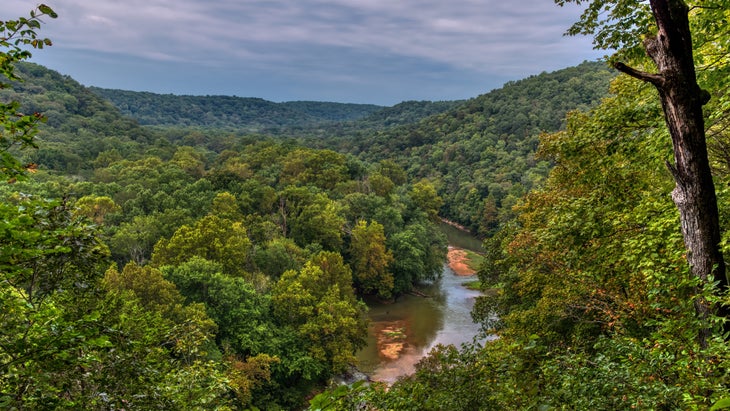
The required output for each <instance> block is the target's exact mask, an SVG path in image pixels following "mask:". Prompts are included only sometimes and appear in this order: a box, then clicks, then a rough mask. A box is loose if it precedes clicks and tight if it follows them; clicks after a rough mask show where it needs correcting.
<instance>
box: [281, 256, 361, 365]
mask: <svg viewBox="0 0 730 411" xmlns="http://www.w3.org/2000/svg"><path fill="white" fill-rule="evenodd" d="M271 300H272V304H273V307H272V311H273V314H274V316H275V318H277V320H278V321H279V322H280V323H281V324H282V326H290V327H293V328H294V329H295V330H296V332H297V335H298V336H299V337H300V338H301V339H302V342H303V343H304V344H305V348H306V350H307V352H308V353H309V355H311V356H312V358H314V359H315V360H317V361H318V362H320V363H323V364H325V365H326V366H325V367H324V370H323V371H322V372H321V373H322V374H323V375H324V376H326V375H329V374H331V373H335V372H342V371H345V369H346V368H347V366H348V365H350V364H353V363H354V361H355V352H356V351H357V350H358V349H360V348H362V347H363V346H364V344H365V336H366V335H367V324H366V322H365V312H366V307H365V305H364V303H362V302H360V301H358V300H357V299H356V297H355V293H354V290H353V288H352V273H351V271H350V269H349V267H348V266H347V265H345V263H344V261H343V259H342V256H340V255H339V254H338V253H333V252H327V251H323V252H321V253H319V254H318V255H316V256H314V257H313V258H312V259H311V260H310V261H309V262H307V263H306V264H305V265H304V267H303V268H302V269H301V270H299V271H294V270H290V271H287V272H285V273H284V274H283V275H282V276H281V278H280V279H279V281H278V282H277V283H276V284H275V285H274V288H273V290H272V296H271ZM323 375H318V376H316V377H322V376H323ZM312 377H315V376H312Z"/></svg>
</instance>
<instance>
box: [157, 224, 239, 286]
mask: <svg viewBox="0 0 730 411" xmlns="http://www.w3.org/2000/svg"><path fill="white" fill-rule="evenodd" d="M250 249H251V241H250V240H249V239H248V236H247V235H246V228H245V227H244V226H243V224H241V223H240V222H233V221H231V220H228V219H226V218H220V217H218V216H217V215H208V216H205V217H203V218H202V219H200V220H198V221H197V222H196V223H195V225H193V226H188V225H184V226H182V227H180V228H179V229H178V230H177V231H176V232H175V234H173V236H172V237H171V238H170V239H169V240H166V239H162V240H160V241H159V242H158V243H157V244H156V245H155V250H154V252H153V254H152V263H153V264H154V265H155V266H158V267H159V266H163V265H179V264H182V263H184V262H185V261H187V260H189V259H190V258H191V257H193V256H198V257H202V258H204V259H206V260H208V261H213V262H216V263H219V264H221V265H222V267H223V271H224V273H225V274H229V275H238V276H243V275H245V274H246V270H245V267H246V264H247V262H248V259H249V251H250Z"/></svg>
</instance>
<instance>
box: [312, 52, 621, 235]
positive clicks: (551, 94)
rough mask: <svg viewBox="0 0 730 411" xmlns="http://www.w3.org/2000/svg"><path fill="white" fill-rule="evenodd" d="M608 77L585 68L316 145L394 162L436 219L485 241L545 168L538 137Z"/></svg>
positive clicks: (603, 88)
mask: <svg viewBox="0 0 730 411" xmlns="http://www.w3.org/2000/svg"><path fill="white" fill-rule="evenodd" d="M613 77H614V74H613V73H612V72H611V71H609V70H608V69H607V67H606V65H605V64H603V63H597V62H586V63H583V64H581V65H579V66H576V67H570V68H566V69H563V70H558V71H555V72H552V73H542V74H539V75H535V76H531V77H529V78H526V79H524V80H520V81H514V82H510V83H507V84H505V86H504V87H502V88H500V89H497V90H493V91H491V92H489V93H486V94H483V95H481V96H479V97H476V98H473V99H470V100H468V101H465V102H462V103H460V104H459V105H457V106H455V107H454V108H451V109H449V110H447V111H445V112H443V113H440V114H436V115H433V116H429V117H426V118H424V119H423V120H421V121H420V122H417V123H415V124H407V125H404V126H400V127H393V128H390V129H385V130H381V131H378V132H368V131H367V129H365V131H361V132H357V133H353V134H352V135H351V136H349V137H330V138H324V139H318V141H316V144H318V145H319V146H321V147H331V148H336V149H337V150H339V151H344V152H349V153H352V154H357V155H359V156H360V157H361V158H362V159H365V160H368V161H379V160H382V159H394V160H396V161H397V162H398V163H399V164H400V165H401V166H403V167H404V168H405V169H406V170H407V172H408V174H409V176H410V177H411V178H413V179H421V178H427V179H430V180H432V181H434V182H435V183H436V185H437V186H438V187H439V194H440V195H441V196H442V197H443V198H444V206H443V207H442V208H441V215H442V216H444V217H446V218H449V219H452V220H455V221H457V222H459V223H461V224H463V225H465V226H467V227H469V228H470V229H471V230H473V231H474V232H479V233H481V234H483V235H487V234H489V233H491V232H492V230H494V229H495V228H496V227H497V226H498V224H499V223H500V222H503V221H506V220H508V219H510V218H511V216H512V214H511V207H512V205H514V204H515V202H516V201H517V199H518V198H520V197H521V196H522V195H524V194H525V193H526V192H527V191H529V190H530V189H531V188H532V187H533V186H535V185H536V184H539V183H540V181H542V179H543V178H544V177H545V176H546V175H547V173H548V171H549V169H550V168H551V166H550V164H549V162H547V161H545V160H540V159H537V158H535V151H536V149H537V146H538V137H539V135H540V133H543V132H554V131H557V130H559V129H560V128H561V127H563V125H564V118H565V114H566V113H567V112H569V111H571V110H576V109H587V108H589V107H593V106H595V105H597V104H598V103H599V102H600V100H601V99H602V98H603V97H604V96H605V95H606V94H607V92H608V84H609V81H610V80H611V79H612V78H613Z"/></svg>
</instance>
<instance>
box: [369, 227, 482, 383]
mask: <svg viewBox="0 0 730 411" xmlns="http://www.w3.org/2000/svg"><path fill="white" fill-rule="evenodd" d="M461 235H462V236H465V233H463V232H462V233H461ZM449 242H450V243H451V242H452V240H451V237H450V239H449ZM460 244H461V245H463V244H462V243H460ZM472 244H479V245H480V243H479V242H478V240H476V243H474V242H472ZM473 279H474V278H473V276H457V275H455V274H454V272H453V271H452V270H451V269H450V268H449V267H448V265H444V271H443V275H442V278H441V279H440V280H438V281H436V282H434V283H433V284H430V285H428V286H425V287H421V288H419V291H421V292H423V293H424V294H426V295H428V296H429V297H428V298H425V297H419V296H415V295H404V296H401V297H400V298H398V300H397V301H396V302H394V303H389V304H370V312H369V317H370V330H369V335H368V344H367V346H366V347H365V348H364V349H363V350H362V351H361V352H360V353H358V360H359V366H358V368H359V369H360V370H361V371H363V372H364V373H365V374H367V375H369V376H370V377H371V378H372V379H373V380H376V381H383V382H388V383H390V382H393V381H395V380H396V379H397V378H398V377H400V376H402V375H407V374H411V373H413V371H414V370H415V364H416V363H417V362H418V361H420V359H421V358H423V357H424V356H425V355H426V354H427V353H428V352H429V351H430V350H431V349H432V348H434V347H435V346H436V345H438V344H444V345H446V344H454V345H456V346H457V347H458V346H459V345H460V344H461V343H465V342H471V341H472V340H473V338H474V336H476V335H477V333H478V332H479V325H478V324H474V323H473V322H472V320H471V309H472V307H473V306H474V300H475V298H476V297H477V296H479V294H480V293H479V292H478V291H474V290H469V289H468V288H466V287H465V286H464V285H463V284H464V283H465V282H468V281H471V280H473Z"/></svg>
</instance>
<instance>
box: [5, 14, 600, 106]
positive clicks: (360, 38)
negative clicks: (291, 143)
mask: <svg viewBox="0 0 730 411" xmlns="http://www.w3.org/2000/svg"><path fill="white" fill-rule="evenodd" d="M2 2H3V6H2V9H1V10H0V20H7V19H14V18H17V17H20V16H27V15H28V13H29V11H30V10H31V9H33V8H34V7H35V6H36V5H37V4H38V3H39V1H37V0H32V1H28V0H2ZM45 3H46V4H47V5H49V6H50V7H52V8H53V9H54V10H55V11H56V12H57V13H58V15H59V17H58V18H57V19H49V18H45V19H44V20H43V21H44V24H43V26H42V29H41V30H40V34H41V36H43V37H49V38H50V39H51V40H52V41H53V46H52V47H50V48H44V49H43V50H37V51H34V52H33V58H32V59H31V60H30V61H33V62H36V63H38V64H42V65H44V66H46V67H48V68H50V69H53V70H56V71H58V72H60V73H62V74H65V75H69V76H71V77H72V78H74V79H75V80H77V81H79V82H80V83H82V84H84V85H86V86H97V87H104V88H116V89H124V90H134V91H150V92H154V93H162V94H167V93H172V94H192V95H234V96H239V97H260V98H264V99H266V100H271V101H276V102H281V101H296V100H312V101H335V102H347V103H369V104H379V105H387V106H390V105H394V104H397V103H399V102H401V101H407V100H432V101H438V100H457V99H465V98H471V97H476V96H478V95H480V94H483V93H486V92H488V91H490V90H492V89H495V88H499V87H501V86H502V85H503V84H504V83H505V82H507V81H511V80H519V79H521V78H525V77H527V76H530V75H535V74H539V73H541V72H544V71H548V72H549V71H554V70H558V69H561V68H565V67H569V66H573V65H576V64H579V63H581V62H582V61H584V60H596V59H598V58H601V57H602V56H603V55H604V54H605V53H604V52H601V51H595V50H593V48H592V44H591V39H590V38H587V37H568V36H564V35H563V33H564V32H565V31H566V30H567V29H568V27H570V25H571V23H572V22H574V21H575V20H576V19H577V18H578V16H579V15H580V11H581V9H580V8H579V7H578V6H575V5H567V6H565V7H558V6H556V5H555V4H554V2H553V1H552V0H519V1H518V0H511V1H510V0H174V1H172V0H45Z"/></svg>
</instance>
